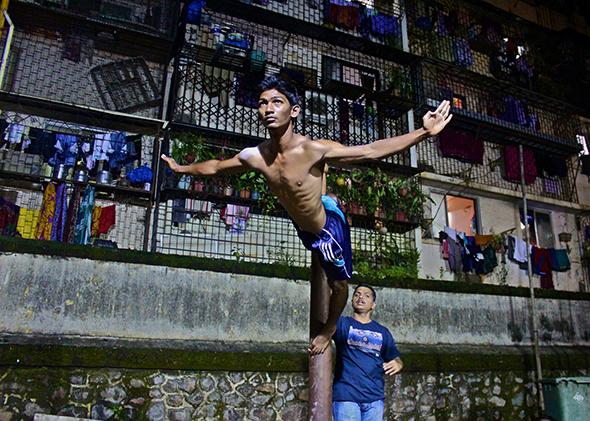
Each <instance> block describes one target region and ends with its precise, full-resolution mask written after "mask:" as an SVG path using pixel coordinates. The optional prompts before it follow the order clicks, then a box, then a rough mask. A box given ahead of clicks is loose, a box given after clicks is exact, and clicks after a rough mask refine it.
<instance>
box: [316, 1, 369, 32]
mask: <svg viewBox="0 0 590 421" xmlns="http://www.w3.org/2000/svg"><path fill="white" fill-rule="evenodd" d="M324 18H325V19H326V21H327V22H328V23H332V24H334V25H335V26H339V27H342V28H344V29H356V28H358V26H359V25H360V20H361V15H360V6H359V5H358V4H357V3H352V2H350V1H347V0H327V1H326V2H325V6H324Z"/></svg>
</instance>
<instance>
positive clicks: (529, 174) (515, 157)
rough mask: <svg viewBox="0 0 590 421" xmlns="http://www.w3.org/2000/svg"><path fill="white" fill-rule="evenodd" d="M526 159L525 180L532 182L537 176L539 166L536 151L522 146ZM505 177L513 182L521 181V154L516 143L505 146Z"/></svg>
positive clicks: (524, 159) (524, 158) (526, 182)
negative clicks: (536, 161) (536, 160)
mask: <svg viewBox="0 0 590 421" xmlns="http://www.w3.org/2000/svg"><path fill="white" fill-rule="evenodd" d="M522 151H523V161H524V182H525V184H532V183H533V182H534V181H535V179H536V178H537V166H536V163H535V154H534V152H533V151H532V150H531V149H529V148H526V147H523V148H522ZM504 178H505V179H506V180H508V181H511V182H513V183H520V154H519V147H518V146H516V145H506V146H505V147H504Z"/></svg>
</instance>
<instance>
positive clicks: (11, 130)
mask: <svg viewBox="0 0 590 421" xmlns="http://www.w3.org/2000/svg"><path fill="white" fill-rule="evenodd" d="M26 131H27V127H26V126H23V125H22V124H14V123H13V124H9V125H8V130H7V131H6V132H5V133H4V140H6V141H8V143H12V144H17V143H21V142H22V141H23V137H24V135H25V133H26Z"/></svg>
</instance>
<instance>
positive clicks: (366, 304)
mask: <svg viewBox="0 0 590 421" xmlns="http://www.w3.org/2000/svg"><path fill="white" fill-rule="evenodd" d="M376 298H377V294H376V293H375V290H374V289H373V288H372V287H371V286H369V285H367V284H359V285H358V286H357V287H356V288H355V289H354V293H353V295H352V309H353V315H352V317H340V318H339V319H338V324H337V327H336V333H335V334H334V342H335V343H336V368H335V369H334V385H333V394H332V400H333V402H332V411H333V415H334V421H381V420H382V419H383V406H384V405H383V404H384V397H385V390H384V384H385V382H384V380H383V375H384V374H387V375H389V376H393V375H394V374H396V373H398V372H399V371H400V370H401V369H402V368H403V363H402V360H401V358H400V353H399V351H398V350H397V347H396V345H395V341H394V340H393V336H391V332H389V330H388V329H387V328H386V327H385V326H382V325H381V324H379V323H377V322H376V321H374V320H372V319H371V314H372V313H373V310H375V299H376Z"/></svg>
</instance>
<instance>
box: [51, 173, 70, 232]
mask: <svg viewBox="0 0 590 421" xmlns="http://www.w3.org/2000/svg"><path fill="white" fill-rule="evenodd" d="M67 190H68V189H67V186H66V184H65V183H59V184H58V185H57V187H56V188H55V214H54V216H53V224H52V225H51V240H52V241H63V240H64V228H65V225H66V220H67V210H68V196H67Z"/></svg>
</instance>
